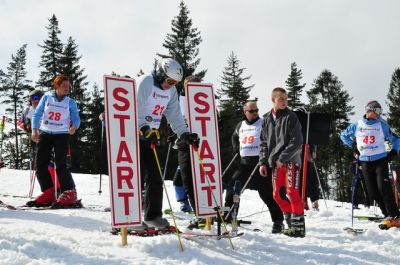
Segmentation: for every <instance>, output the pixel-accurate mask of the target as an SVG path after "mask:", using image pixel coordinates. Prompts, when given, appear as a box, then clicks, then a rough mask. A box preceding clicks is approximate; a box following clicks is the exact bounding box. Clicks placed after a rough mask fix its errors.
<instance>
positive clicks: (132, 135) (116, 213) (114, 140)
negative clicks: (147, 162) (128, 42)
mask: <svg viewBox="0 0 400 265" xmlns="http://www.w3.org/2000/svg"><path fill="white" fill-rule="evenodd" d="M104 94H105V119H106V123H105V124H106V132H107V151H108V152H107V155H108V171H109V176H110V197H111V219H112V225H113V226H114V227H118V226H134V225H139V224H141V223H142V220H141V186H140V172H139V165H140V162H139V161H140V160H139V136H138V125H137V106H136V89H135V80H133V79H129V78H119V77H113V76H104Z"/></svg>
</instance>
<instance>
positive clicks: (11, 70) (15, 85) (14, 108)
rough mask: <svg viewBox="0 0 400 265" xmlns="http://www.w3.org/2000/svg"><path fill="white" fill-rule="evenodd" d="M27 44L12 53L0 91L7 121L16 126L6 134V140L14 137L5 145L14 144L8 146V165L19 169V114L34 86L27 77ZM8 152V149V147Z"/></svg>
mask: <svg viewBox="0 0 400 265" xmlns="http://www.w3.org/2000/svg"><path fill="white" fill-rule="evenodd" d="M26 46H27V45H26V44H24V45H22V47H21V48H20V49H18V51H17V53H16V55H11V60H12V61H11V62H10V64H9V66H8V67H7V73H5V74H4V76H3V77H2V78H1V85H0V92H1V97H2V98H4V99H3V100H2V101H1V103H2V104H4V105H6V106H8V107H7V108H6V115H7V121H9V122H11V123H12V124H13V125H14V128H13V129H12V130H11V131H10V132H9V133H8V134H5V138H4V139H5V140H8V139H10V138H12V137H13V138H14V139H13V140H11V139H10V140H11V141H13V143H12V144H11V145H10V144H8V145H5V146H12V149H10V148H8V152H9V155H8V157H9V159H10V160H9V162H8V165H9V166H11V167H14V168H16V169H19V168H20V167H21V162H22V161H21V160H22V158H21V150H20V147H21V146H20V144H21V139H22V138H21V136H20V131H19V130H18V115H19V114H20V113H21V112H22V110H23V109H22V108H23V105H24V99H26V97H27V95H28V94H29V91H30V90H32V89H33V88H32V87H31V86H30V85H29V83H31V81H30V80H27V79H26V76H27V71H26V69H25V65H26ZM25 138H26V136H25ZM6 152H7V149H6ZM6 163H7V161H6Z"/></svg>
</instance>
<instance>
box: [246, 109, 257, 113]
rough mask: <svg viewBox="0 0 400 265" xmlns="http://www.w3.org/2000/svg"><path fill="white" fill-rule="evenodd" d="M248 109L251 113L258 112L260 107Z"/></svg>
mask: <svg viewBox="0 0 400 265" xmlns="http://www.w3.org/2000/svg"><path fill="white" fill-rule="evenodd" d="M247 111H248V112H250V113H258V109H249V110H247Z"/></svg>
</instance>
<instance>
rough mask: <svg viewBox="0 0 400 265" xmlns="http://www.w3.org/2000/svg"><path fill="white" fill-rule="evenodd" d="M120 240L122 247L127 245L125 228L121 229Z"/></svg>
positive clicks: (126, 230)
mask: <svg viewBox="0 0 400 265" xmlns="http://www.w3.org/2000/svg"><path fill="white" fill-rule="evenodd" d="M121 240H122V246H126V245H128V229H127V228H126V226H124V227H121Z"/></svg>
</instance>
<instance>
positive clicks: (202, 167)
mask: <svg viewBox="0 0 400 265" xmlns="http://www.w3.org/2000/svg"><path fill="white" fill-rule="evenodd" d="M193 149H194V151H195V153H196V154H197V158H198V159H199V165H200V170H202V171H203V172H206V171H205V169H204V164H203V159H202V158H201V156H200V153H199V148H198V147H197V146H193ZM205 179H206V180H207V184H208V187H211V183H210V180H209V179H208V176H207V177H205ZM211 196H212V198H213V200H214V202H215V205H216V206H217V207H216V208H217V214H218V215H219V218H220V219H221V221H222V225H223V226H224V230H225V233H228V228H227V227H226V223H225V220H224V218H223V217H222V214H221V207H220V206H219V205H218V201H217V198H215V195H214V192H213V191H212V190H211ZM228 239H229V242H230V244H231V247H232V249H235V247H234V246H233V243H232V239H231V238H230V237H228Z"/></svg>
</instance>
